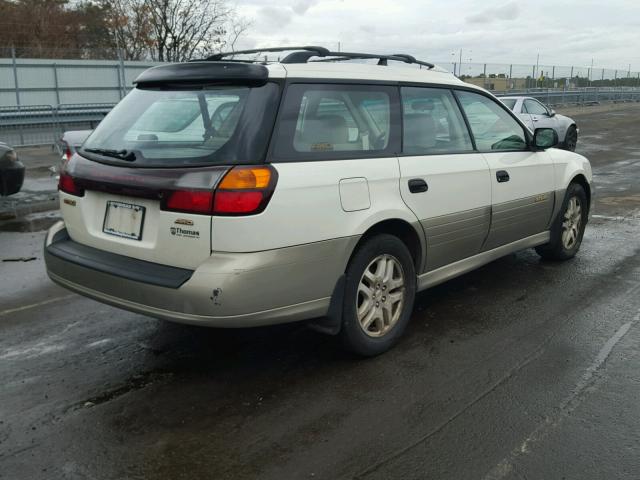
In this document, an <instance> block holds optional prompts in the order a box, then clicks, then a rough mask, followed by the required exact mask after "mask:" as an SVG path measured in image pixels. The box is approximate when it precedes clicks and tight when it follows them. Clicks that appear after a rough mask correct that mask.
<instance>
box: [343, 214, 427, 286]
mask: <svg viewBox="0 0 640 480" xmlns="http://www.w3.org/2000/svg"><path fill="white" fill-rule="evenodd" d="M380 233H387V234H389V235H393V236H395V237H398V238H399V239H400V240H401V241H402V243H404V244H405V246H406V247H407V249H408V250H409V253H411V257H412V258H413V264H414V266H415V269H416V272H418V273H419V272H420V271H421V269H422V262H423V261H424V251H425V244H424V236H423V235H421V233H420V232H418V230H417V229H416V228H415V227H414V226H412V225H411V224H410V223H409V222H407V221H406V220H401V219H399V218H393V219H388V220H383V221H381V222H378V223H376V224H375V225H372V226H371V227H369V229H367V231H365V232H364V234H363V235H362V237H360V240H359V241H358V243H357V244H356V245H355V247H354V248H353V251H352V252H351V256H350V258H349V262H351V259H352V258H353V256H354V255H355V253H356V252H357V251H358V248H359V247H360V246H361V245H362V244H363V243H364V242H365V241H366V240H367V239H369V238H371V237H372V236H374V235H377V234H380ZM347 265H348V263H347Z"/></svg>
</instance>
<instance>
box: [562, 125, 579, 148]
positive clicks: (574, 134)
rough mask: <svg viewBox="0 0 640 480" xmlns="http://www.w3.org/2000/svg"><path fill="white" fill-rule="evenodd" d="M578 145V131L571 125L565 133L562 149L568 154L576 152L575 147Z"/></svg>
mask: <svg viewBox="0 0 640 480" xmlns="http://www.w3.org/2000/svg"><path fill="white" fill-rule="evenodd" d="M577 145H578V129H577V128H576V126H575V125H571V126H570V127H569V128H568V129H567V133H566V134H565V136H564V143H563V148H564V149H565V150H568V151H570V152H575V151H576V146H577Z"/></svg>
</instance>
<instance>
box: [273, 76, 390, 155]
mask: <svg viewBox="0 0 640 480" xmlns="http://www.w3.org/2000/svg"><path fill="white" fill-rule="evenodd" d="M286 95H287V97H286V98H285V101H284V106H283V111H282V114H281V118H280V123H279V125H278V130H277V134H276V142H275V147H274V157H275V158H276V159H287V160H292V161H293V160H296V159H300V160H304V159H318V160H321V159H337V158H361V157H367V156H381V155H385V154H387V153H389V154H391V153H393V152H394V151H397V150H398V148H397V147H398V138H397V133H398V130H399V128H398V123H399V122H398V108H397V107H398V104H397V90H396V89H394V88H393V87H386V86H368V85H332V84H325V85H318V84H292V85H290V86H289V88H288V89H287V93H286Z"/></svg>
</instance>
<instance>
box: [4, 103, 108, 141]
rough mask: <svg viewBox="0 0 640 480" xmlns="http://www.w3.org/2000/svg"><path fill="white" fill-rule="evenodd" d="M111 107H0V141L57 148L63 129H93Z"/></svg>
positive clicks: (65, 105)
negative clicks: (54, 146)
mask: <svg viewBox="0 0 640 480" xmlns="http://www.w3.org/2000/svg"><path fill="white" fill-rule="evenodd" d="M113 107H114V104H106V103H101V104H61V105H56V106H53V105H28V106H20V107H0V141H2V142H6V143H8V144H9V145H13V146H20V147H27V146H37V145H57V144H58V142H59V140H60V137H61V136H62V134H63V132H65V131H66V130H89V129H93V128H95V127H96V125H98V123H100V121H101V120H102V119H103V118H104V117H105V115H107V113H109V112H110V111H111V109H112V108H113Z"/></svg>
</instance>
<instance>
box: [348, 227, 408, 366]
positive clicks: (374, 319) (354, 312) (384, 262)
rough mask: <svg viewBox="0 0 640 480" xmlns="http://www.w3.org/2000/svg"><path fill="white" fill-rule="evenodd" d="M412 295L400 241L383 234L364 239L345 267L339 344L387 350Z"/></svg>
mask: <svg viewBox="0 0 640 480" xmlns="http://www.w3.org/2000/svg"><path fill="white" fill-rule="evenodd" d="M415 294H416V273H415V267H414V263H413V258H412V257H411V254H410V253H409V250H408V249H407V247H406V246H405V244H404V243H403V242H402V241H401V240H400V239H399V238H397V237H395V236H393V235H388V234H380V235H376V236H374V237H371V238H369V239H367V240H366V241H365V242H364V243H363V244H362V245H361V246H360V247H359V248H358V250H357V251H356V253H355V254H354V256H353V258H352V259H351V262H350V263H349V266H348V267H347V272H346V284H345V296H344V305H343V310H342V312H343V313H342V329H341V330H340V337H341V340H342V342H343V344H344V346H345V347H346V348H347V349H348V350H350V351H352V352H355V353H357V354H359V355H363V356H368V357H369V356H374V355H379V354H380V353H383V352H385V351H387V350H389V349H390V348H391V347H392V346H393V345H395V344H396V343H397V341H398V340H399V338H400V336H401V335H402V332H403V331H404V329H405V328H406V326H407V323H408V322H409V318H410V317H411V312H412V310H413V303H414V299H415Z"/></svg>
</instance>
